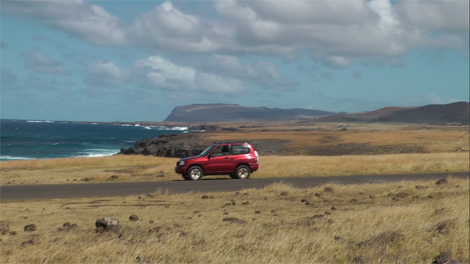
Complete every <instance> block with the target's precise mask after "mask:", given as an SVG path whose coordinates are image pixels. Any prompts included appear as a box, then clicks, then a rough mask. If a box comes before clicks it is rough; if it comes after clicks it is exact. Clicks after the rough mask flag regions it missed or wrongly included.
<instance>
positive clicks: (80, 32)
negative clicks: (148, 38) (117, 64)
mask: <svg viewBox="0 0 470 264" xmlns="http://www.w3.org/2000/svg"><path fill="white" fill-rule="evenodd" d="M2 12H6V13H11V14H15V15H17V16H20V17H23V18H28V19H36V20H39V21H42V22H43V23H45V24H47V25H49V26H51V27H54V28H58V29H60V30H63V31H65V32H68V33H71V34H73V35H75V36H77V37H79V38H83V39H84V40H86V41H88V42H90V43H92V44H94V45H98V46H119V45H123V44H124V43H125V34H124V31H123V28H122V27H121V25H120V24H119V19H118V18H117V17H115V16H113V15H111V14H109V13H108V12H106V10H104V9H103V8H102V7H100V6H97V5H93V4H89V3H86V2H84V1H82V0H63V1H40V0H24V1H5V2H2Z"/></svg>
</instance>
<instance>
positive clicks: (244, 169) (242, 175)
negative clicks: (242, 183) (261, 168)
mask: <svg viewBox="0 0 470 264" xmlns="http://www.w3.org/2000/svg"><path fill="white" fill-rule="evenodd" d="M249 177H250V168H249V167H248V166H246V165H240V166H238V167H237V169H236V170H235V177H234V178H235V179H248V178H249Z"/></svg>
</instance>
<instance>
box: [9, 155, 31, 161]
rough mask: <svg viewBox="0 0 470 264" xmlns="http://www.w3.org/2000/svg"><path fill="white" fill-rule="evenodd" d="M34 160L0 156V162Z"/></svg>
mask: <svg viewBox="0 0 470 264" xmlns="http://www.w3.org/2000/svg"><path fill="white" fill-rule="evenodd" d="M31 159H35V158H27V157H12V156H0V160H4V161H7V160H31Z"/></svg>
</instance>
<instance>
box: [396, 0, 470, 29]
mask: <svg viewBox="0 0 470 264" xmlns="http://www.w3.org/2000/svg"><path fill="white" fill-rule="evenodd" d="M396 10H397V12H398V14H399V15H400V17H401V18H402V20H403V21H404V23H406V24H407V25H408V26H410V27H415V28H418V29H432V30H437V31H441V32H447V33H457V32H459V33H468V30H469V23H468V20H469V11H468V10H469V1H467V0H455V1H428V0H403V1H401V2H400V3H398V4H397V7H396Z"/></svg>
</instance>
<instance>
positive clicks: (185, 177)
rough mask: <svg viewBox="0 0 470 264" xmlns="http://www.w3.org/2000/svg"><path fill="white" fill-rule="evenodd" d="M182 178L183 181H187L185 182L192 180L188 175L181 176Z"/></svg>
mask: <svg viewBox="0 0 470 264" xmlns="http://www.w3.org/2000/svg"><path fill="white" fill-rule="evenodd" d="M181 177H183V179H185V180H187V181H189V180H190V179H189V177H188V175H185V174H181Z"/></svg>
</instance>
